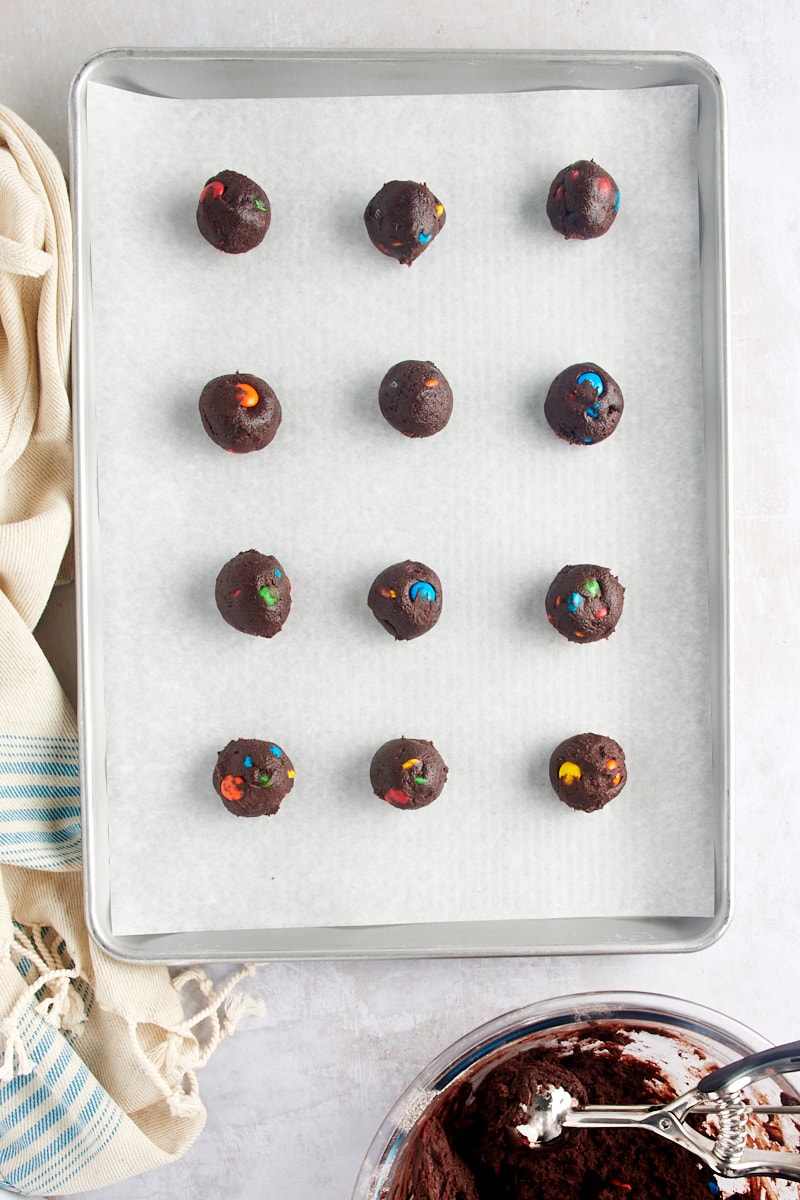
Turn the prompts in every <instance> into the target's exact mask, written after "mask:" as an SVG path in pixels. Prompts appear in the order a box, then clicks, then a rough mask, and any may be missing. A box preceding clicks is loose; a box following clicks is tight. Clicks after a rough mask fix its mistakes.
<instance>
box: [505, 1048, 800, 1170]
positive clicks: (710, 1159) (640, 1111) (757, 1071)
mask: <svg viewBox="0 0 800 1200" xmlns="http://www.w3.org/2000/svg"><path fill="white" fill-rule="evenodd" d="M798 1070H800V1042H787V1043H786V1044H785V1045H783V1046H773V1047H771V1048H770V1049H769V1050H762V1051H761V1052H760V1053H759V1054H750V1055H748V1057H747V1058H740V1059H738V1060H737V1061H736V1062H733V1063H730V1065H729V1066H727V1067H720V1068H719V1069H718V1070H716V1071H712V1072H711V1073H710V1074H709V1075H706V1076H705V1077H704V1078H703V1079H701V1080H700V1082H699V1083H698V1085H697V1086H696V1087H694V1088H692V1089H691V1091H688V1092H684V1094H683V1095H682V1096H678V1098H677V1099H676V1100H672V1101H670V1103H669V1104H584V1105H583V1106H581V1105H579V1104H578V1103H577V1101H576V1100H575V1099H574V1097H572V1096H570V1094H569V1093H568V1092H566V1091H564V1089H563V1088H549V1089H546V1090H543V1091H542V1092H541V1094H540V1095H539V1096H536V1097H535V1098H534V1101H533V1104H532V1105H531V1107H530V1110H529V1117H530V1120H529V1122H528V1123H527V1124H525V1125H518V1126H517V1130H518V1132H519V1133H521V1134H522V1136H523V1137H524V1138H525V1139H526V1140H527V1141H528V1142H529V1144H530V1145H531V1146H540V1145H542V1143H543V1142H548V1141H551V1140H552V1139H553V1138H555V1137H558V1135H559V1134H560V1132H561V1130H562V1129H577V1128H580V1129H586V1128H589V1127H590V1126H594V1127H595V1128H598V1127H601V1128H604V1129H610V1128H614V1127H619V1128H625V1129H634V1128H636V1129H650V1130H652V1132H653V1133H657V1134H659V1135H660V1136H661V1137H664V1138H667V1140H668V1141H670V1142H675V1143H676V1145H678V1146H683V1148H684V1149H685V1150H690V1151H691V1152H692V1154H695V1155H696V1156H697V1157H698V1158H700V1159H702V1161H703V1162H704V1163H705V1164H706V1166H707V1167H710V1168H711V1170H712V1171H714V1172H715V1173H716V1174H717V1175H723V1176H728V1177H729V1178H735V1177H738V1176H742V1175H773V1176H776V1177H777V1178H781V1179H793V1180H798V1181H800V1153H792V1152H791V1151H783V1150H761V1151H749V1150H745V1143H746V1126H747V1119H748V1117H749V1116H750V1115H751V1114H753V1113H765V1114H766V1113H774V1114H782V1115H788V1114H791V1113H800V1104H798V1105H785V1104H784V1105H775V1106H771V1105H754V1104H750V1103H749V1102H748V1101H747V1100H746V1099H745V1098H744V1097H743V1096H742V1094H741V1089H742V1088H745V1087H747V1086H748V1085H749V1084H751V1083H753V1082H754V1081H755V1080H757V1079H763V1078H765V1077H766V1076H768V1075H784V1074H787V1073H789V1072H791V1071H798ZM688 1116H715V1117H716V1118H717V1121H718V1122H719V1132H718V1134H717V1136H716V1137H715V1138H711V1137H707V1136H706V1135H705V1134H702V1133H699V1132H698V1131H697V1130H696V1129H693V1128H692V1126H691V1125H686V1124H684V1122H685V1120H686V1118H687V1117H688Z"/></svg>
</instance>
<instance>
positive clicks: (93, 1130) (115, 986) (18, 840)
mask: <svg viewBox="0 0 800 1200" xmlns="http://www.w3.org/2000/svg"><path fill="white" fill-rule="evenodd" d="M71 236H72V234H71V224H70V211H69V203H68V199H67V190H66V185H65V182H64V178H63V175H62V173H61V170H60V168H59V165H58V162H57V160H56V159H55V157H54V155H53V154H52V153H51V151H50V150H49V149H48V148H47V146H46V145H45V144H44V143H43V142H42V141H41V139H40V138H39V137H38V135H37V134H36V133H35V132H34V131H33V130H32V129H30V128H28V126H27V125H25V123H24V122H23V121H21V120H20V119H19V118H18V117H16V116H15V115H14V114H13V113H12V112H9V111H8V109H5V108H3V107H2V106H0V1187H6V1188H9V1189H11V1190H13V1191H16V1192H18V1193H19V1194H22V1195H34V1196H35V1195H52V1194H53V1193H54V1192H57V1193H59V1194H70V1193H76V1192H83V1191H88V1190H90V1189H93V1188H98V1187H102V1186H105V1185H106V1184H110V1183H113V1182H115V1181H118V1180H120V1179H124V1178H127V1177H128V1176H131V1175H135V1174H137V1173H139V1172H141V1171H146V1170H149V1169H151V1168H154V1167H158V1166H160V1165H162V1164H164V1163H168V1162H170V1161H172V1160H174V1159H175V1158H176V1157H178V1156H179V1155H181V1154H182V1153H183V1152H184V1151H185V1150H186V1149H187V1147H188V1146H189V1145H191V1143H192V1142H193V1141H194V1139H195V1138H196V1137H197V1136H198V1134H199V1133H200V1131H201V1129H202V1127H203V1124H204V1121H205V1111H204V1109H203V1106H202V1103H201V1101H200V1097H199V1094H198V1088H197V1080H196V1077H195V1074H194V1071H195V1069H196V1068H197V1067H198V1066H200V1065H202V1064H203V1063H204V1062H205V1061H206V1059H207V1058H208V1056H209V1054H210V1053H211V1051H212V1050H213V1049H214V1047H215V1045H216V1044H217V1042H218V1041H219V1039H220V1037H222V1036H224V1035H225V1034H226V1033H228V1032H230V1031H231V1030H232V1028H233V1026H234V1024H235V1021H236V1020H237V1019H238V1017H239V1016H241V1015H242V1014H243V1013H244V1012H246V1011H253V1008H254V1006H253V1005H252V1002H251V1001H249V1000H248V998H247V997H246V996H245V997H239V996H233V995H232V992H233V988H234V987H235V985H236V983H237V982H238V980H239V979H240V978H241V977H243V976H244V975H246V974H249V973H251V972H252V969H253V968H252V967H249V966H248V967H245V968H243V969H242V970H241V971H239V972H238V973H237V974H236V975H234V976H233V978H232V979H231V980H229V982H228V984H227V985H226V986H225V987H224V988H223V989H222V990H221V991H215V990H214V987H213V986H212V984H211V982H210V981H209V979H208V977H207V976H206V975H205V973H204V972H202V971H199V970H189V971H186V972H184V973H183V974H182V975H181V976H179V977H178V978H177V979H176V980H175V981H174V982H173V981H172V980H171V978H170V975H169V972H168V970H167V968H166V967H160V966H138V965H135V966H131V965H126V964H123V963H120V962H117V961H116V960H113V959H111V958H109V957H108V956H107V955H106V954H105V953H104V952H103V951H102V950H101V949H100V948H99V947H98V946H96V945H95V944H94V943H92V941H91V940H90V939H89V937H88V935H87V932H86V928H85V923H84V916H83V906H82V894H81V875H80V783H79V776H78V742H77V732H76V722H75V714H74V712H73V710H72V708H71V706H70V704H69V703H68V701H67V700H66V698H65V697H64V695H63V693H62V690H61V688H60V686H59V684H58V682H57V680H56V678H55V676H54V674H53V672H52V670H51V668H50V666H49V663H48V662H47V660H46V659H45V657H44V655H43V653H42V652H41V650H40V649H39V646H38V644H37V642H36V641H35V639H34V637H33V633H32V631H33V629H34V627H35V626H36V624H37V622H38V620H39V618H40V616H41V614H42V611H43V609H44V607H45V605H46V603H47V600H48V597H49V596H50V593H51V590H52V588H53V585H54V583H55V582H56V581H57V579H58V577H59V572H60V570H61V568H62V563H63V562H64V561H65V555H67V561H68V559H69V555H68V547H69V542H70V534H71V519H72V517H71V514H72V451H71V443H70V406H69V398H68V390H67V387H68V360H69V339H70V325H71V313H72V250H71V246H72V242H71ZM187 985H191V986H192V987H194V988H198V989H199V993H200V998H199V1011H197V1012H195V1013H194V1015H193V1017H192V1018H191V1020H187V1019H186V1018H185V1015H184V1006H183V1004H182V1001H181V991H182V989H183V988H184V987H186V986H187ZM197 1007H198V1002H197V997H195V1008H197ZM200 1022H203V1026H202V1027H203V1028H204V1029H205V1030H206V1033H207V1036H206V1039H205V1041H204V1042H203V1044H202V1045H201V1043H200V1042H199V1041H198V1039H197V1037H196V1036H195V1030H196V1028H197V1027H198V1025H199V1024H200Z"/></svg>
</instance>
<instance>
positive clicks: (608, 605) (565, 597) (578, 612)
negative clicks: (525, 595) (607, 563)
mask: <svg viewBox="0 0 800 1200" xmlns="http://www.w3.org/2000/svg"><path fill="white" fill-rule="evenodd" d="M624 600H625V588H624V587H623V586H622V584H621V583H620V581H619V580H618V579H617V577H616V575H612V574H611V572H610V571H609V569H608V567H598V566H594V565H593V564H589V563H584V564H581V565H580V566H566V567H562V568H561V570H560V571H559V572H558V574H557V575H556V577H555V579H554V580H553V582H552V583H551V584H550V587H549V588H548V589H547V596H546V597H545V602H544V603H545V611H546V612H547V619H548V621H549V622H550V624H551V625H552V626H553V628H554V629H556V630H558V632H559V633H560V634H561V635H562V637H565V638H567V639H568V640H569V641H570V642H599V641H601V640H602V639H603V638H607V637H610V636H611V634H612V633H613V632H614V629H615V628H616V625H617V621H618V620H619V619H620V617H621V616H622V605H623V603H624Z"/></svg>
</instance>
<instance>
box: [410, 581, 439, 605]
mask: <svg viewBox="0 0 800 1200" xmlns="http://www.w3.org/2000/svg"><path fill="white" fill-rule="evenodd" d="M408 594H409V596H410V597H411V599H412V600H428V601H430V603H431V604H432V603H433V602H434V600H435V599H436V588H435V587H434V586H433V584H431V583H427V582H425V581H422V582H418V583H412V585H411V587H410V588H409V589H408Z"/></svg>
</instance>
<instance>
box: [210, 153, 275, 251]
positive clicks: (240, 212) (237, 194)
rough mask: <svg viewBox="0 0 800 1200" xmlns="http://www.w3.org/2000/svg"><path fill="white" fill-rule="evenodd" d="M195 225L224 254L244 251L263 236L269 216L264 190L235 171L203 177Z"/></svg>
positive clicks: (267, 201)
mask: <svg viewBox="0 0 800 1200" xmlns="http://www.w3.org/2000/svg"><path fill="white" fill-rule="evenodd" d="M196 216H197V228H198V229H199V230H200V232H201V233H202V235H203V237H204V238H205V239H206V241H207V242H210V243H211V245H212V246H214V247H215V248H216V249H217V250H222V251H223V252H224V253H225V254H246V253H247V251H248V250H253V249H255V247H256V246H258V245H259V244H260V243H261V242H263V240H264V236H265V234H266V232H267V230H268V229H269V223H270V220H271V219H272V210H271V208H270V203H269V200H268V198H267V193H266V192H265V191H264V189H263V188H262V187H259V185H258V184H257V183H254V182H253V180H252V179H248V178H247V176H246V175H240V174H239V172H238V171H220V173H219V174H218V175H213V176H212V177H211V179H208V180H206V183H205V185H204V187H203V190H202V191H201V193H200V199H199V201H198V203H197V214H196Z"/></svg>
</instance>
